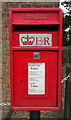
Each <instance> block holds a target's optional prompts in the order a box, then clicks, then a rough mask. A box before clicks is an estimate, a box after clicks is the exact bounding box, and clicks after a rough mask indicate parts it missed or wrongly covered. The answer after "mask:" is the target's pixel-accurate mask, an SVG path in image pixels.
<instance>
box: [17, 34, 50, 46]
mask: <svg viewBox="0 0 71 120" xmlns="http://www.w3.org/2000/svg"><path fill="white" fill-rule="evenodd" d="M19 43H20V46H52V34H20V35H19Z"/></svg>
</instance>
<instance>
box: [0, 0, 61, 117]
mask: <svg viewBox="0 0 71 120" xmlns="http://www.w3.org/2000/svg"><path fill="white" fill-rule="evenodd" d="M0 5H1V7H0V11H1V12H2V24H0V28H1V25H2V103H3V107H2V118H27V119H28V118H29V112H27V111H12V110H11V109H10V106H9V104H10V65H9V64H10V47H9V14H8V11H9V9H10V8H32V7H33V8H50V7H51V8H53V7H58V6H59V3H58V2H17V1H15V2H11V1H10V2H8V1H7V0H6V1H4V2H3V1H2V2H1V4H0ZM1 8H2V9H1ZM0 19H1V18H0ZM0 37H1V36H0ZM0 44H1V38H0ZM0 46H1V45H0ZM0 70H1V69H0ZM0 84H1V83H0ZM48 117H50V118H51V117H52V118H62V117H63V108H62V109H61V110H60V111H56V112H45V111H44V112H43V111H41V118H48Z"/></svg>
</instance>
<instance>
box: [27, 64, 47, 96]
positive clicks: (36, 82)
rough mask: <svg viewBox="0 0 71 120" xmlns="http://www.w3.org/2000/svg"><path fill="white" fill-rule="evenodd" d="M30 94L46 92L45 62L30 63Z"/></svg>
mask: <svg viewBox="0 0 71 120" xmlns="http://www.w3.org/2000/svg"><path fill="white" fill-rule="evenodd" d="M28 94H33V95H34V94H36V95H37V94H41V95H42V94H45V63H28Z"/></svg>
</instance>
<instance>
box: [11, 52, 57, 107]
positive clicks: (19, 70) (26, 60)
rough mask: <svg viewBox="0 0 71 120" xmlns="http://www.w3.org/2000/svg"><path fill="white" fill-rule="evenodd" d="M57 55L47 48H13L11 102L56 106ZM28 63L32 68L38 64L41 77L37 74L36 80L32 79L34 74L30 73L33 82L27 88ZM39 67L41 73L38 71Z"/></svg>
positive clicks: (25, 104) (19, 104) (15, 104)
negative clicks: (19, 49) (41, 49)
mask: <svg viewBox="0 0 71 120" xmlns="http://www.w3.org/2000/svg"><path fill="white" fill-rule="evenodd" d="M57 56H58V52H57V51H47V50H44V51H40V50H33V51H31V50H30V51H28V50H25V51H22V50H21V51H16V50H15V51H14V52H13V58H14V62H13V71H14V72H13V85H14V86H13V91H14V92H13V103H14V106H15V107H16V106H19V107H21V106H26V107H28V106H31V107H35V106H43V107H44V106H57V99H58V98H57V74H58V73H57ZM30 64H31V65H33V69H35V68H34V65H35V64H36V66H37V64H38V65H39V70H38V72H39V73H40V75H41V78H39V76H38V75H37V79H38V82H36V81H35V80H34V76H35V79H36V75H31V79H32V78H33V80H32V82H31V85H33V84H35V85H33V86H34V87H35V88H34V87H33V89H32V88H29V84H30V79H29V78H30V74H29V72H30V70H29V68H30V67H29V65H30ZM41 68H42V70H41V72H42V74H43V75H42V74H41V72H40V69H41ZM32 72H34V70H32ZM36 74H37V70H36ZM39 83H40V84H39ZM41 84H42V85H41ZM39 88H41V91H39ZM32 90H33V91H32ZM30 91H31V92H30ZM34 91H35V92H34Z"/></svg>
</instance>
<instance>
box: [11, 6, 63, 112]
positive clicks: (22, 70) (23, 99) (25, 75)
mask: <svg viewBox="0 0 71 120" xmlns="http://www.w3.org/2000/svg"><path fill="white" fill-rule="evenodd" d="M61 19H62V12H61V10H60V9H59V8H53V9H52V8H22V9H11V10H10V77H11V108H12V109H13V110H59V109H60V106H61V61H62V59H61V58H62V20H61Z"/></svg>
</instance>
